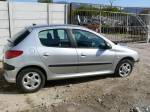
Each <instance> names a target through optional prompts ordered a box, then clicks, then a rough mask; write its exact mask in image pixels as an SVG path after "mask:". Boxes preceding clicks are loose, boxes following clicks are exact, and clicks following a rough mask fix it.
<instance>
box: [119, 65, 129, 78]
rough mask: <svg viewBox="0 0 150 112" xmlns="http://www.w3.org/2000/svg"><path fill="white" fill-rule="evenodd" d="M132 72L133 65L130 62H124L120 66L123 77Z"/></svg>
mask: <svg viewBox="0 0 150 112" xmlns="http://www.w3.org/2000/svg"><path fill="white" fill-rule="evenodd" d="M130 72H131V65H130V64H129V63H123V64H122V65H121V66H120V68H119V74H120V76H122V77H126V76H128V75H129V74H130Z"/></svg>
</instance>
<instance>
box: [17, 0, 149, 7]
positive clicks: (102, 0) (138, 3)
mask: <svg viewBox="0 0 150 112" xmlns="http://www.w3.org/2000/svg"><path fill="white" fill-rule="evenodd" d="M15 1H19V2H36V1H37V0H15ZM58 1H67V2H79V3H92V4H105V5H109V4H110V3H109V0H54V2H58ZM113 5H114V6H122V7H150V0H114V2H113Z"/></svg>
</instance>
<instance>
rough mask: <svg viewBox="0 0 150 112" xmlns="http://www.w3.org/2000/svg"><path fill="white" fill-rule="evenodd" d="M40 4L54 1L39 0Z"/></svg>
mask: <svg viewBox="0 0 150 112" xmlns="http://www.w3.org/2000/svg"><path fill="white" fill-rule="evenodd" d="M38 2H40V3H52V2H53V0H38Z"/></svg>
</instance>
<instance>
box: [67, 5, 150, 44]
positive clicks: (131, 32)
mask: <svg viewBox="0 0 150 112" xmlns="http://www.w3.org/2000/svg"><path fill="white" fill-rule="evenodd" d="M116 9H117V8H116ZM70 20H71V24H78V25H82V26H85V27H87V28H90V29H92V30H95V31H97V32H99V33H102V34H104V35H105V36H106V37H107V38H109V39H110V40H112V41H114V42H135V41H146V40H147V37H148V24H149V21H150V15H149V14H134V13H125V12H123V11H121V9H120V8H118V9H117V12H115V11H105V10H104V8H102V7H100V8H97V7H96V8H95V7H94V8H93V7H92V8H87V7H84V8H83V7H79V6H78V7H77V8H73V7H72V6H71V13H70Z"/></svg>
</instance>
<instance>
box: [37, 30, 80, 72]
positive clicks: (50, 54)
mask: <svg viewBox="0 0 150 112" xmlns="http://www.w3.org/2000/svg"><path fill="white" fill-rule="evenodd" d="M38 36H39V40H40V42H41V46H40V47H38V50H39V53H40V56H41V59H42V60H43V62H44V63H45V64H46V66H47V67H48V68H49V70H50V72H52V73H54V74H70V73H76V72H77V66H72V65H76V64H77V52H76V49H75V48H73V47H72V42H71V39H70V37H69V33H68V31H67V29H48V30H43V31H40V32H39V34H38Z"/></svg>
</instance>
